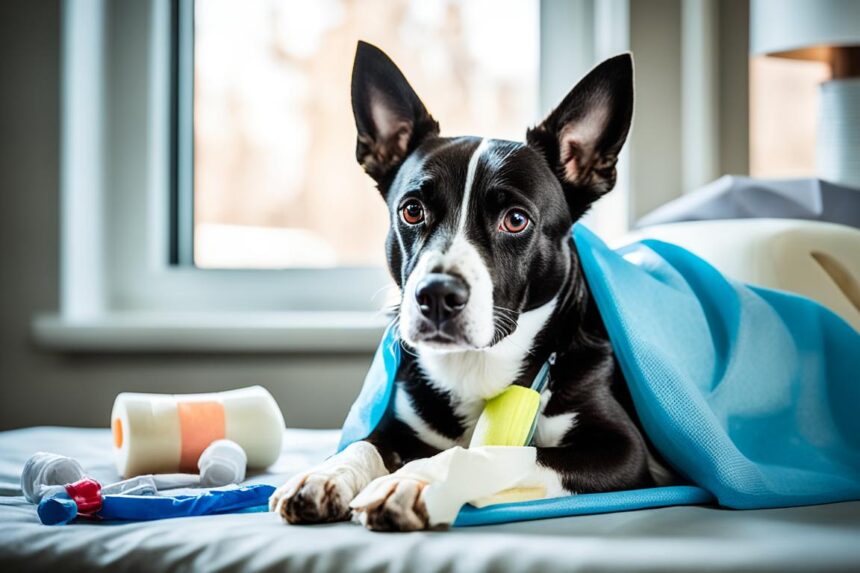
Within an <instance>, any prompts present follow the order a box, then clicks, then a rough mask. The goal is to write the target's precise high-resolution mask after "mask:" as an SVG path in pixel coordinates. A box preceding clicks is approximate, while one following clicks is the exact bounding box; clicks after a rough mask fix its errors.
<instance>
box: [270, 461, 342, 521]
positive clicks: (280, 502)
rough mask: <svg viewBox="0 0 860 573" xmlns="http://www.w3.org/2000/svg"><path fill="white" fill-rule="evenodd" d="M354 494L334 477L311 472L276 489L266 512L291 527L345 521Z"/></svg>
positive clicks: (326, 473)
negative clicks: (274, 515) (278, 517)
mask: <svg viewBox="0 0 860 573" xmlns="http://www.w3.org/2000/svg"><path fill="white" fill-rule="evenodd" d="M355 493H356V492H355V491H353V489H352V488H351V487H350V485H349V484H348V483H347V482H346V480H344V479H343V478H342V477H340V476H338V475H337V474H333V473H328V472H325V473H315V472H311V473H308V474H303V475H300V476H296V477H294V478H293V479H291V480H290V481H288V482H287V483H286V484H284V485H282V486H281V487H279V488H278V489H277V490H276V491H275V493H273V494H272V497H271V498H269V509H270V510H272V511H274V512H275V513H277V514H278V515H280V516H281V519H283V520H284V521H285V522H287V523H292V524H298V523H328V522H331V521H345V520H347V519H349V516H350V508H349V502H350V500H351V499H352V498H353V497H354V496H355Z"/></svg>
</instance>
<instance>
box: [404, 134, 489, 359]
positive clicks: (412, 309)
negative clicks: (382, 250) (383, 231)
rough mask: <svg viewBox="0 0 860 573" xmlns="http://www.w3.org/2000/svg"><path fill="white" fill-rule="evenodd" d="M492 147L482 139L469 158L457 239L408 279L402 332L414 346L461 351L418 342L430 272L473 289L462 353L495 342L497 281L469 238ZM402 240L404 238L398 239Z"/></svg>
mask: <svg viewBox="0 0 860 573" xmlns="http://www.w3.org/2000/svg"><path fill="white" fill-rule="evenodd" d="M489 148H490V141H489V140H487V139H483V140H481V143H480V144H479V145H478V147H477V148H476V149H475V151H474V152H473V153H472V156H471V157H470V159H469V165H468V169H467V171H466V182H465V185H464V188H463V198H462V201H461V203H460V210H459V216H458V218H457V227H456V233H455V235H454V238H453V240H451V241H450V243H449V244H448V245H447V246H446V247H445V248H444V250H438V249H430V250H427V251H426V252H424V253H423V254H422V255H421V258H420V259H419V260H418V264H417V265H416V266H415V268H414V269H413V270H412V272H411V273H410V274H409V278H408V279H407V280H406V284H405V286H404V289H403V304H402V305H401V314H400V330H401V334H402V335H403V337H404V339H405V340H406V341H407V342H408V343H410V344H411V345H413V346H419V345H424V346H427V347H428V348H439V349H446V350H457V348H456V347H452V346H451V345H449V344H446V345H444V346H442V345H439V344H438V343H433V342H421V341H419V340H416V334H417V332H416V328H417V325H416V323H417V322H418V319H419V318H420V317H419V313H420V311H419V309H418V305H417V303H416V302H415V289H416V287H417V285H418V284H419V283H420V282H421V280H422V279H424V278H425V277H426V276H427V274H429V273H446V274H452V275H455V276H458V277H461V278H462V279H463V280H464V281H465V282H466V284H467V285H468V287H469V301H468V303H467V304H466V307H465V308H464V309H463V311H462V313H461V316H460V317H459V318H458V320H459V323H460V331H461V333H462V336H463V339H464V343H465V345H464V348H460V350H462V349H465V348H483V347H486V346H489V345H490V344H492V342H493V338H494V336H495V326H494V322H493V280H492V277H491V276H490V272H489V270H488V269H487V264H486V262H485V261H484V259H483V258H482V257H481V254H480V252H479V251H478V249H476V248H475V246H474V245H473V244H472V243H471V242H470V241H469V239H468V237H467V230H468V225H467V223H468V218H469V206H470V200H471V197H472V188H473V187H474V185H475V172H476V170H477V168H478V163H479V162H480V160H481V157H482V155H484V154H485V153H486V152H487V150H488V149H489ZM398 240H402V239H400V237H399V236H398Z"/></svg>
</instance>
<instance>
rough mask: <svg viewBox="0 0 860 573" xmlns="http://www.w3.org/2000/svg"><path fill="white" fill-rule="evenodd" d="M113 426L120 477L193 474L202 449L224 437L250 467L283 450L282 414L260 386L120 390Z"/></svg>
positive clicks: (267, 461)
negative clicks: (147, 391)
mask: <svg viewBox="0 0 860 573" xmlns="http://www.w3.org/2000/svg"><path fill="white" fill-rule="evenodd" d="M111 429H112V430H113V442H114V451H115V452H116V465H117V470H119V473H120V474H121V475H122V476H124V477H131V476H136V475H142V474H153V473H174V472H178V471H182V472H193V473H196V472H197V460H198V458H199V457H200V454H201V453H202V452H203V450H204V449H206V447H207V446H208V445H209V444H211V443H212V442H214V441H215V440H220V439H222V438H227V439H228V440H233V441H234V442H236V443H238V444H239V445H240V446H242V449H244V450H245V453H246V454H247V456H248V467H250V468H265V467H268V466H270V465H271V464H273V463H274V462H275V460H277V459H278V455H279V454H280V452H281V440H282V439H283V434H284V418H283V416H282V415H281V410H280V408H278V404H277V403H276V402H275V399H274V398H273V397H272V395H271V394H269V392H268V391H267V390H266V389H265V388H263V387H261V386H252V387H250V388H241V389H239V390H230V391H229V392H217V393H212V394H138V393H134V392H123V393H122V394H120V395H119V396H117V397H116V401H115V402H114V405H113V412H112V413H111Z"/></svg>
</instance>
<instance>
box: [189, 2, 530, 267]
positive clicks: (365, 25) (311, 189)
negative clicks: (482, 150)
mask: <svg viewBox="0 0 860 573" xmlns="http://www.w3.org/2000/svg"><path fill="white" fill-rule="evenodd" d="M189 15H190V13H189ZM193 18H194V25H193V32H194V40H193V44H192V43H188V42H183V41H181V40H180V42H179V46H180V47H185V49H191V48H192V46H193V50H194V57H193V75H194V89H193V122H194V127H193V133H194V137H193V146H194V153H193V161H194V167H193V173H194V177H193V206H194V207H193V238H192V240H193V242H194V244H193V249H190V250H189V252H192V253H193V261H186V262H193V264H194V265H195V266H197V267H201V268H290V267H300V268H301V267H338V266H365V265H370V266H382V265H383V264H384V251H383V245H384V236H385V233H386V230H387V227H388V212H387V208H386V206H385V204H384V203H383V201H382V200H381V199H380V198H379V197H378V193H377V192H376V191H375V189H374V187H373V184H372V181H371V179H370V178H369V177H367V176H366V175H365V174H364V173H363V172H362V170H361V168H360V167H359V166H358V164H357V163H356V162H355V151H354V150H355V128H354V123H353V117H352V109H351V106H350V73H351V68H352V57H351V56H352V54H353V51H354V47H355V44H356V42H357V41H358V40H359V39H362V40H366V41H369V42H371V43H374V44H376V45H378V46H380V47H381V48H382V49H383V50H384V51H386V52H387V53H388V54H389V55H390V56H391V57H392V59H393V60H394V61H395V62H396V63H397V64H398V66H400V67H401V69H402V70H403V71H404V73H405V74H406V76H407V78H408V79H409V80H410V82H411V83H412V85H413V87H414V88H415V89H416V91H417V92H418V94H419V96H421V97H422V99H423V100H424V103H425V104H426V105H427V107H428V109H429V110H430V111H431V113H433V114H434V116H435V117H436V118H437V119H438V120H439V121H440V123H441V125H442V130H443V134H451V135H465V134H480V135H487V136H492V137H497V138H504V139H516V140H519V139H522V137H523V136H524V135H525V133H524V132H525V128H526V127H527V126H528V125H530V124H532V123H533V122H534V121H535V119H536V118H537V114H538V103H537V102H538V66H539V57H538V56H539V54H538V52H539V44H540V42H539V40H540V38H539V4H538V1H537V0H501V1H500V0H478V1H475V0H423V1H420V2H410V1H407V0H393V1H392V0H323V1H318V2H316V1H315V2H308V1H304V0H259V1H255V2H243V1H241V0H197V1H196V3H195V7H194V11H193ZM190 29H191V28H190V27H188V26H180V31H182V30H190ZM512 39H515V41H514V40H512ZM180 57H182V56H180ZM180 81H181V80H180ZM181 120H185V121H190V120H191V118H190V117H185V118H182V117H181ZM186 157H188V158H191V157H192V154H187V155H186ZM184 192H186V193H188V192H192V190H191V189H190V188H189V187H186V188H185V189H184ZM178 216H192V212H191V211H187V212H179V213H178ZM181 226H182V225H180V227H181Z"/></svg>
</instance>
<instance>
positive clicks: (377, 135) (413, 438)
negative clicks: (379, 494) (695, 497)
mask: <svg viewBox="0 0 860 573" xmlns="http://www.w3.org/2000/svg"><path fill="white" fill-rule="evenodd" d="M352 105H353V111H354V113H355V121H356V126H357V128H358V143H357V147H356V156H357V159H358V162H359V163H360V164H361V165H362V167H364V170H365V171H366V172H367V173H368V174H369V175H370V176H371V177H372V178H373V179H374V180H376V183H377V186H378V188H379V191H380V192H381V193H382V196H383V198H384V199H385V201H386V203H387V204H388V207H389V210H390V212H391V229H390V231H389V234H388V241H387V251H388V264H389V267H390V270H391V274H392V276H393V277H394V280H395V281H396V282H397V284H398V286H399V287H400V291H401V293H402V298H401V303H400V308H399V317H398V318H399V331H400V336H401V338H402V341H403V344H404V348H405V351H404V352H402V353H401V355H402V363H401V365H400V370H399V372H398V374H397V384H396V393H395V398H394V407H393V409H392V410H393V411H392V413H391V415H390V416H389V417H388V418H387V419H385V420H384V421H383V422H382V423H381V424H380V425H379V427H378V428H377V429H376V430H375V431H374V433H373V434H372V435H371V436H370V437H369V438H367V440H365V441H362V442H358V443H355V444H353V445H351V446H350V447H348V448H346V449H345V450H344V451H343V452H341V453H339V454H337V455H335V456H333V457H332V458H329V460H327V461H326V462H324V463H323V464H322V465H321V466H319V467H317V468H315V469H313V470H311V471H310V472H307V473H305V474H302V475H300V476H297V477H295V478H293V479H292V480H290V481H289V482H288V483H287V484H286V485H284V486H283V487H281V488H280V489H279V490H278V491H277V492H276V493H275V495H274V496H273V497H272V501H271V506H272V509H273V510H275V511H277V512H278V513H279V514H280V515H281V516H282V517H283V519H284V520H286V521H287V522H289V523H320V522H330V521H339V520H346V519H349V518H350V516H351V513H352V512H351V509H350V501H351V500H353V498H354V497H355V496H356V495H357V494H358V493H359V492H360V491H361V490H362V489H363V488H364V487H365V486H366V485H367V484H368V483H369V482H371V481H372V480H373V479H375V478H377V477H379V476H382V475H386V474H388V473H389V472H393V471H395V470H396V469H398V468H399V467H400V466H402V465H403V464H404V463H406V462H409V461H411V460H414V459H418V458H425V457H429V456H433V455H435V454H437V453H439V452H440V451H442V450H445V449H448V448H451V447H453V446H457V445H461V446H466V445H468V443H469V439H470V437H471V434H472V431H473V429H474V426H475V423H476V420H477V418H478V416H479V415H480V413H481V411H482V408H483V405H484V401H485V400H486V399H488V398H490V397H492V396H494V395H496V394H498V393H499V392H500V391H501V390H503V389H504V388H506V387H507V386H509V385H511V384H523V385H529V384H530V383H531V381H532V380H533V378H534V377H535V375H536V373H537V371H538V369H539V368H540V367H541V366H542V365H543V363H544V362H545V361H546V360H547V358H548V356H549V355H550V354H551V353H553V352H555V353H556V354H557V357H558V358H557V361H556V362H555V365H554V366H553V367H552V369H551V373H550V377H551V378H550V383H549V385H548V387H547V389H546V390H545V391H544V392H543V394H542V410H541V414H540V418H539V421H538V425H537V429H536V432H535V442H534V443H535V445H536V446H537V467H535V469H534V471H535V474H536V476H537V477H538V479H539V481H540V483H542V484H544V485H545V487H546V491H547V495H548V496H556V495H563V494H565V493H584V492H601V491H609V490H623V489H631V488H641V487H648V486H651V485H654V483H655V479H656V478H655V476H654V475H652V471H653V472H654V474H655V475H656V474H657V473H658V471H659V464H657V463H651V462H653V461H654V460H653V458H652V457H651V456H650V454H649V449H648V446H647V444H646V442H645V440H644V438H643V435H642V433H641V431H640V428H639V425H638V421H637V419H636V417H635V413H634V412H633V409H632V407H631V402H630V397H629V395H628V392H627V387H626V385H625V382H624V379H623V377H622V375H621V372H620V370H619V367H618V364H617V362H616V360H615V358H614V355H613V352H612V348H611V346H610V344H609V340H608V338H607V334H606V331H605V328H604V326H603V322H602V320H601V318H600V314H599V313H598V310H597V308H596V306H595V303H594V301H593V300H592V298H591V295H590V293H589V289H588V285H587V284H586V281H585V278H584V277H583V273H582V270H581V267H580V264H579V257H578V256H577V252H576V248H575V246H574V244H573V242H572V240H571V234H570V231H571V226H572V225H573V223H574V221H576V220H577V219H579V218H580V217H581V216H582V215H583V214H584V213H585V212H586V211H587V210H588V208H589V206H590V205H591V204H592V203H593V202H594V201H595V200H597V199H599V198H600V197H601V196H602V195H604V194H605V193H607V192H609V191H610V190H611V189H612V188H613V186H614V185H615V178H616V169H615V167H616V163H617V161H618V153H619V151H620V150H621V147H622V145H623V144H624V141H625V139H626V137H627V132H628V130H629V128H630V122H631V118H632V114H633V65H632V59H631V57H630V55H629V54H624V55H620V56H617V57H614V58H612V59H609V60H607V61H605V62H603V63H602V64H600V65H599V66H597V67H596V68H595V69H594V70H593V71H591V72H590V73H589V74H588V75H587V76H586V77H585V78H584V79H583V80H582V81H580V83H579V84H578V85H577V86H576V87H574V88H573V90H572V91H571V92H570V93H569V94H568V95H567V96H566V97H565V98H564V100H563V101H562V102H561V104H560V105H559V106H558V107H557V108H556V109H555V110H554V111H553V112H552V113H550V114H549V116H548V117H547V118H546V119H545V120H544V121H543V122H542V123H541V124H540V125H538V126H537V127H534V128H532V129H530V130H528V131H527V133H526V142H525V143H517V142H512V141H501V140H495V139H482V138H479V137H450V138H449V137H440V136H439V124H438V123H437V122H436V120H434V119H433V117H432V116H431V115H430V114H429V113H428V111H427V110H426V109H425V107H424V105H423V104H422V103H421V100H420V99H419V98H418V96H417V95H416V94H415V92H414V91H413V90H412V88H411V87H410V85H409V83H408V82H407V81H406V78H405V77H404V76H403V74H402V73H401V72H400V70H399V69H398V68H397V66H396V65H395V64H394V63H393V62H392V61H391V60H390V59H389V58H388V57H387V56H386V55H385V54H384V53H383V52H382V51H380V50H379V49H378V48H376V47H374V46H372V45H369V44H366V43H359V45H358V51H357V53H356V57H355V64H354V68H353V76H352ZM649 466H651V467H652V468H654V469H649ZM425 485H426V484H425V483H421V482H419V481H417V480H413V479H404V480H402V481H400V482H398V483H397V485H396V487H395V489H394V490H393V491H392V492H391V494H390V495H389V496H388V497H387V498H385V499H384V500H381V501H380V503H378V504H376V505H375V507H372V508H362V509H361V515H359V516H358V517H359V518H360V520H361V521H362V523H364V524H365V525H366V526H367V527H369V528H371V529H381V530H410V529H421V528H425V527H427V526H428V520H427V514H426V510H425V508H424V505H423V502H422V498H421V492H422V489H423V487H424V486H425Z"/></svg>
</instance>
